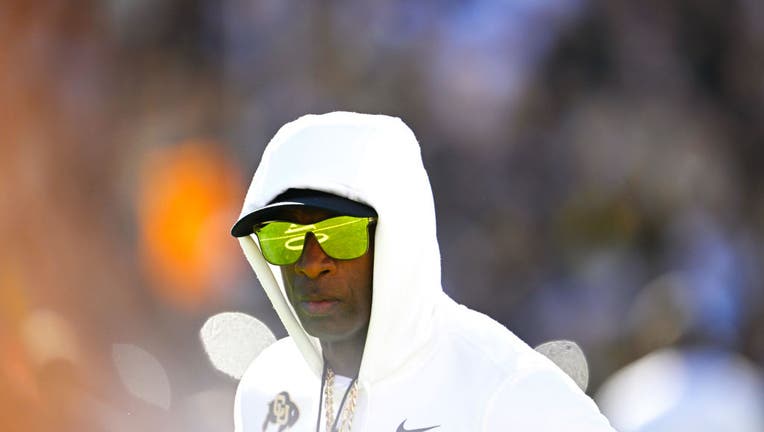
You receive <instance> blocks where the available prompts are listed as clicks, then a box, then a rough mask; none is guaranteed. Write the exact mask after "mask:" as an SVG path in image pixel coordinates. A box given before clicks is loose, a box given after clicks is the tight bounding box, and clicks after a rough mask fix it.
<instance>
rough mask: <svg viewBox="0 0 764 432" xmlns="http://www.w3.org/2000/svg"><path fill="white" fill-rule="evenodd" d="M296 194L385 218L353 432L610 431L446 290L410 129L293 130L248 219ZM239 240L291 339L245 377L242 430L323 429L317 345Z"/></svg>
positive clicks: (552, 372) (566, 386)
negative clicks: (331, 198)
mask: <svg viewBox="0 0 764 432" xmlns="http://www.w3.org/2000/svg"><path fill="white" fill-rule="evenodd" d="M290 188H300V189H314V190H322V191H326V192H330V193H333V194H335V195H340V196H344V197H347V198H350V199H352V200H354V201H358V202H362V203H365V204H368V205H370V206H372V207H373V208H374V209H375V210H376V211H377V213H378V214H379V219H378V222H377V226H376V229H375V240H374V247H375V250H374V275H373V299H372V311H371V318H370V322H369V330H368V335H367V338H366V346H365V348H364V354H363V360H362V362H361V368H360V371H359V376H358V382H359V392H358V405H357V408H356V410H355V416H354V417H353V430H354V431H384V432H396V431H397V432H402V431H417V430H420V431H424V430H432V431H433V432H448V431H501V430H508V431H535V432H538V431H555V432H560V431H573V432H575V431H612V429H611V427H610V426H609V425H608V422H607V420H606V419H605V418H604V417H603V416H602V415H601V414H600V412H599V410H598V409H597V406H596V405H595V404H594V402H593V401H592V400H591V399H590V398H589V397H587V396H586V395H585V394H584V393H583V392H581V391H580V390H579V389H578V387H577V386H576V384H575V383H574V382H573V381H572V380H571V379H570V378H569V377H568V376H567V375H565V373H564V372H562V371H561V370H560V369H558V368H557V367H556V366H555V365H554V364H553V363H552V362H551V361H549V360H547V359H546V358H545V357H544V356H542V355H541V354H538V353H536V352H535V351H534V350H533V349H532V348H530V347H529V346H528V345H526V344H525V343H524V342H522V341H521V340H520V339H518V338H517V337H516V336H515V335H514V334H512V333H511V332H510V331H509V330H507V329H506V328H505V327H503V326H502V325H501V324H499V323H497V322H496V321H494V320H492V319H491V318H489V317H487V316H485V315H483V314H480V313H478V312H475V311H472V310H469V309H467V308H466V307H464V306H461V305H458V304H456V303H455V302H454V301H453V300H451V299H450V298H449V297H448V296H447V295H446V294H445V293H444V292H443V289H442V287H441V283H440V252H439V248H438V241H437V237H436V233H435V210H434V205H433V198H432V191H431V189H430V183H429V180H428V178H427V173H426V172H425V170H424V167H423V165H422V160H421V156H420V150H419V144H418V143H417V140H416V138H415V137H414V134H413V133H412V132H411V130H410V129H409V128H408V127H407V126H406V125H405V124H404V123H403V122H402V121H401V120H400V119H397V118H393V117H388V116H382V115H365V114H356V113H347V112H335V113H330V114H324V115H307V116H304V117H301V118H299V119H297V120H295V121H293V122H291V123H288V124H286V125H285V126H284V127H282V128H281V129H280V130H279V131H278V133H277V134H276V135H275V136H274V138H273V139H272V140H271V142H270V143H269V144H268V147H267V148H266V149H265V152H264V154H263V157H262V160H261V162H260V166H259V167H258V169H257V172H256V173H255V176H254V179H253V180H252V184H251V186H250V188H249V191H248V192H247V196H246V199H245V202H244V207H243V209H242V216H245V215H247V214H249V213H251V212H252V211H254V210H256V209H258V208H260V207H262V206H264V205H266V204H267V203H268V202H269V201H271V200H272V199H273V198H275V197H276V196H277V195H279V194H280V193H282V192H284V191H286V190H287V189H290ZM239 240H240V242H241V245H242V248H243V249H244V252H245V255H246V256H247V258H248V259H249V261H250V263H251V264H252V266H253V268H254V270H255V272H256V274H257V276H258V279H259V280H260V282H261V284H262V285H263V287H264V289H265V291H266V293H267V295H268V297H269V299H270V300H271V302H272V303H273V306H274V308H275V309H276V312H277V313H278V315H279V317H280V319H281V321H282V322H283V323H284V326H285V327H286V329H287V331H288V332H289V335H290V336H289V337H287V338H284V339H282V340H280V341H278V342H276V343H275V344H274V345H272V346H271V347H269V348H268V349H266V350H265V351H263V353H262V354H261V355H260V356H259V357H258V358H257V359H256V360H255V361H253V363H252V364H251V365H250V367H249V368H248V370H247V372H246V373H245V374H244V376H243V377H242V379H241V382H240V384H239V388H238V390H237V392H236V402H235V413H234V422H235V425H236V431H237V432H261V431H265V430H283V431H315V430H316V425H317V423H320V424H321V430H324V429H323V425H324V423H325V421H324V419H323V418H322V419H320V421H318V418H317V416H318V411H319V402H320V396H321V395H320V387H321V374H322V360H321V359H322V356H321V347H320V345H319V343H318V340H317V339H315V338H313V337H311V336H309V335H308V334H307V333H306V332H305V331H304V329H303V328H302V327H301V325H300V323H299V320H298V319H297V317H296V315H295V313H294V311H293V309H292V308H291V306H290V305H289V302H288V301H287V299H286V295H285V293H284V289H283V286H282V283H281V278H280V275H279V274H278V269H277V268H274V267H271V266H269V265H268V264H267V263H265V261H264V260H263V258H262V255H261V253H260V250H259V249H258V247H257V244H256V241H255V240H254V239H253V237H252V236H248V237H242V238H240V239H239ZM274 273H275V275H274ZM339 381H342V380H341V379H340V380H339ZM284 392H286V393H284ZM342 392H343V389H339V390H338V392H335V396H334V398H335V403H334V404H335V409H337V406H336V405H338V404H339V400H341V397H342ZM279 395H281V396H279ZM269 414H270V416H271V417H270V418H269ZM276 414H283V415H284V417H283V418H288V421H284V420H282V423H284V422H286V424H285V425H283V426H279V425H278V424H277V422H275V417H274V415H276ZM322 415H323V414H322ZM269 420H270V421H269ZM428 428H430V429H428Z"/></svg>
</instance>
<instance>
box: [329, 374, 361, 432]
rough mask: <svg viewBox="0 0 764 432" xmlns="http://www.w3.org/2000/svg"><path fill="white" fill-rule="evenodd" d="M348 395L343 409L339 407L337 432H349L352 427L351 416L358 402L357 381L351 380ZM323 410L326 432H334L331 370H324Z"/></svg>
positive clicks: (332, 375) (332, 377) (332, 376)
mask: <svg viewBox="0 0 764 432" xmlns="http://www.w3.org/2000/svg"><path fill="white" fill-rule="evenodd" d="M349 391H350V393H349V394H348V401H347V405H346V406H345V407H342V406H340V409H342V413H338V415H337V417H338V418H340V427H339V428H338V429H337V431H338V432H349V431H350V430H351V428H352V427H353V414H355V406H356V403H357V402H358V380H357V379H356V380H353V384H352V386H351V387H350V390H349ZM324 410H325V411H326V432H334V431H333V429H332V427H333V426H334V424H333V423H334V422H333V421H332V418H333V417H334V371H333V370H332V369H331V368H327V369H326V385H325V386H324Z"/></svg>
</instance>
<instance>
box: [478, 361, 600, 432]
mask: <svg viewBox="0 0 764 432" xmlns="http://www.w3.org/2000/svg"><path fill="white" fill-rule="evenodd" d="M482 430H484V431H501V430H514V431H534V432H558V431H567V432H614V431H615V429H613V427H612V426H610V423H609V422H608V420H607V419H606V418H605V416H603V415H602V413H600V411H599V408H598V407H597V405H596V404H595V403H594V401H593V400H592V399H591V398H590V397H589V396H587V395H586V394H585V393H584V392H582V391H581V390H580V389H579V388H578V386H576V384H575V382H573V380H572V379H570V377H568V376H567V375H565V373H564V372H562V371H561V370H559V369H557V368H556V367H554V366H552V367H550V366H549V365H546V364H537V365H534V366H532V367H530V368H529V369H526V370H524V371H522V372H521V373H519V374H518V375H514V376H511V377H509V378H507V379H506V380H505V381H504V383H503V384H502V385H500V386H499V387H498V389H497V391H496V393H495V394H494V395H493V397H492V398H491V400H490V402H489V403H488V406H487V408H486V413H485V418H484V422H483V429H482Z"/></svg>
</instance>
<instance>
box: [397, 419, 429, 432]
mask: <svg viewBox="0 0 764 432" xmlns="http://www.w3.org/2000/svg"><path fill="white" fill-rule="evenodd" d="M406 420H408V419H406ZM406 420H403V421H402V422H401V424H399V425H398V429H396V430H395V432H424V431H428V430H430V429H435V428H436V427H440V425H437V426H430V427H428V428H422V429H406V427H405V426H403V425H404V424H406Z"/></svg>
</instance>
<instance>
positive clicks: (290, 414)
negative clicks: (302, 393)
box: [263, 391, 300, 432]
mask: <svg viewBox="0 0 764 432" xmlns="http://www.w3.org/2000/svg"><path fill="white" fill-rule="evenodd" d="M298 418H300V410H299V409H298V408H297V405H295V404H294V402H292V401H291V400H290V399H289V393H287V392H285V391H283V392H281V393H279V394H278V395H276V397H275V398H274V399H273V400H272V401H271V402H270V403H269V404H268V415H267V416H266V417H265V421H264V422H263V432H265V431H266V429H268V425H269V424H271V423H273V424H275V425H276V426H278V427H279V428H278V432H282V431H283V430H285V429H287V428H290V427H292V425H294V424H295V422H297V419H298Z"/></svg>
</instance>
